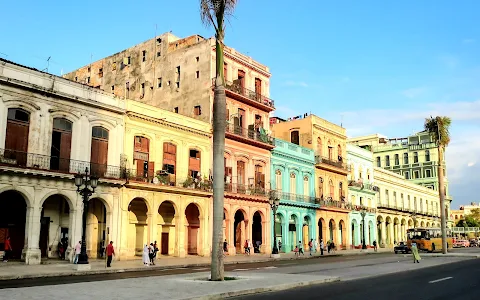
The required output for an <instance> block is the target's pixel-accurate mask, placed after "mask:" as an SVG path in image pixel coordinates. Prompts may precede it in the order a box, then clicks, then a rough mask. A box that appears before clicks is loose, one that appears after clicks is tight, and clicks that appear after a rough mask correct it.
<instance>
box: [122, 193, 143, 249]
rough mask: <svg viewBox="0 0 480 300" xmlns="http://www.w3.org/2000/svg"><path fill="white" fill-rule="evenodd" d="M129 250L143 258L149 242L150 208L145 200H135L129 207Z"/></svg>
mask: <svg viewBox="0 0 480 300" xmlns="http://www.w3.org/2000/svg"><path fill="white" fill-rule="evenodd" d="M127 226H128V229H127V237H128V238H127V248H128V249H129V250H130V251H131V253H132V254H133V255H136V256H142V254H143V247H144V246H145V245H146V244H147V242H148V206H147V203H146V202H145V200H144V199H143V198H135V199H133V200H132V201H131V202H130V204H129V205H128V225H127Z"/></svg>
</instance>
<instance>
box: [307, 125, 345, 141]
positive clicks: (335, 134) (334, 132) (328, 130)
mask: <svg viewBox="0 0 480 300" xmlns="http://www.w3.org/2000/svg"><path fill="white" fill-rule="evenodd" d="M313 128H314V129H317V130H320V131H323V132H327V133H329V134H331V135H334V136H337V137H339V138H341V139H344V140H346V139H347V136H346V135H343V134H341V133H339V132H336V131H333V130H331V129H328V128H325V127H323V126H320V125H318V124H313Z"/></svg>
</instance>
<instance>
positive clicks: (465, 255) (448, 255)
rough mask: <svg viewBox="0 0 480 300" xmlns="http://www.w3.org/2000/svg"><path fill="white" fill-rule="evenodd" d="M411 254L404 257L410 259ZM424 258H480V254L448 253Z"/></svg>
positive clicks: (430, 254)
mask: <svg viewBox="0 0 480 300" xmlns="http://www.w3.org/2000/svg"><path fill="white" fill-rule="evenodd" d="M410 256H412V255H411V254H403V257H410ZM421 256H423V257H459V258H480V254H475V253H472V254H460V253H447V254H441V253H438V254H435V253H423V254H422V255H421Z"/></svg>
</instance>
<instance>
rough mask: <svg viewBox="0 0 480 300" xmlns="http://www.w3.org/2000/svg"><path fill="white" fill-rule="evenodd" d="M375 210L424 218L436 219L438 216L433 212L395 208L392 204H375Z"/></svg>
mask: <svg viewBox="0 0 480 300" xmlns="http://www.w3.org/2000/svg"><path fill="white" fill-rule="evenodd" d="M377 208H383V209H389V210H394V211H398V212H404V213H411V214H416V215H422V216H425V217H438V216H439V215H438V213H436V212H433V211H424V210H416V209H413V208H408V207H401V206H396V205H393V204H386V203H380V202H377Z"/></svg>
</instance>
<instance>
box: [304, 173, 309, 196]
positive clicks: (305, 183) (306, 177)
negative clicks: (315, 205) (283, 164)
mask: <svg viewBox="0 0 480 300" xmlns="http://www.w3.org/2000/svg"><path fill="white" fill-rule="evenodd" d="M303 195H305V196H310V181H309V180H308V176H304V177H303Z"/></svg>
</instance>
